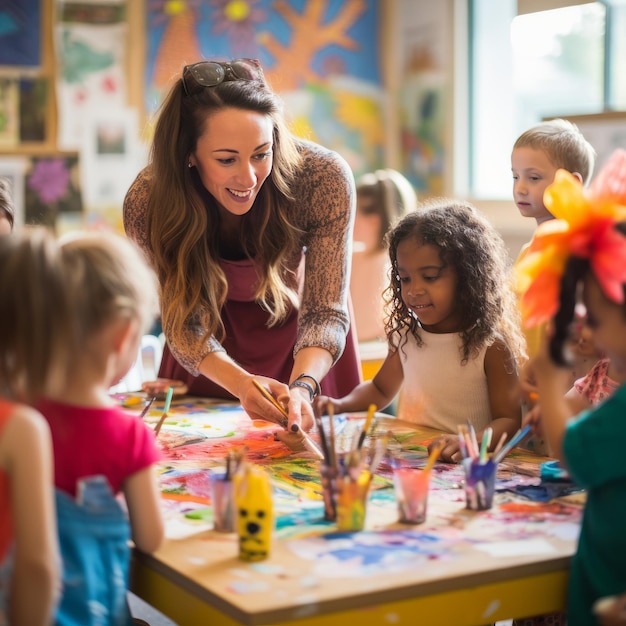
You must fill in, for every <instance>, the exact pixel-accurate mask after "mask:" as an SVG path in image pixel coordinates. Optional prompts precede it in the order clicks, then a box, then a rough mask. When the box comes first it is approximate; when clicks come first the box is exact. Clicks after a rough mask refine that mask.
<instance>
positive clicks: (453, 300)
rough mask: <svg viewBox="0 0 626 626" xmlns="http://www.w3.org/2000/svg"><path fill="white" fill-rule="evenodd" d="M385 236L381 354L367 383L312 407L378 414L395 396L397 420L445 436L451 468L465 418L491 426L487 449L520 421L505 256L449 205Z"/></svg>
mask: <svg viewBox="0 0 626 626" xmlns="http://www.w3.org/2000/svg"><path fill="white" fill-rule="evenodd" d="M387 240H388V244H389V258H390V261H391V267H392V271H391V283H390V285H389V288H388V289H387V291H386V297H387V307H388V308H387V310H388V313H389V316H388V318H387V320H386V334H387V340H388V344H389V352H388V355H387V358H386V359H385V361H384V363H383V365H382V366H381V368H380V370H379V371H378V373H377V374H376V376H375V377H374V378H373V380H371V381H367V382H365V383H362V384H360V385H358V386H357V387H356V388H355V389H353V391H352V392H351V393H349V394H348V395H347V396H344V397H342V398H339V399H335V400H331V399H330V398H326V397H325V398H321V399H320V400H319V406H320V409H322V410H324V409H325V407H326V405H327V404H328V402H331V401H332V403H333V405H334V409H335V411H340V412H343V411H358V410H364V409H366V408H367V407H368V406H369V405H370V404H375V405H376V406H377V407H379V408H382V407H384V406H386V405H387V404H388V403H389V402H391V401H392V399H393V398H394V397H395V395H396V393H397V392H398V391H401V393H400V402H399V410H398V417H400V418H403V419H405V420H408V421H411V422H414V423H416V424H420V425H424V426H429V427H432V428H436V429H439V430H442V431H444V432H446V433H450V435H449V436H446V437H444V442H443V443H444V445H445V447H444V448H443V450H442V452H441V456H442V459H443V460H446V461H454V462H458V461H459V460H460V457H461V454H460V451H459V445H458V436H457V427H458V426H459V425H460V424H463V425H464V424H466V422H467V420H469V421H470V422H471V423H472V424H473V426H474V427H475V429H476V430H477V431H478V433H479V436H481V435H482V431H483V429H484V428H486V427H487V426H491V427H492V428H493V438H492V447H493V446H495V445H496V444H497V442H498V440H499V439H500V437H501V435H502V434H503V433H507V435H508V436H509V437H510V436H511V435H512V434H513V433H515V431H516V430H517V429H518V428H519V425H520V420H521V409H520V402H519V397H518V393H517V386H518V376H517V365H518V361H519V360H521V359H522V358H523V357H524V347H523V337H522V334H521V331H520V324H519V321H518V318H517V307H516V302H515V297H514V294H513V292H512V290H511V288H510V285H509V272H508V269H509V263H508V254H507V251H506V248H505V245H504V242H503V241H502V238H501V237H500V236H499V235H498V233H497V232H496V230H495V229H494V228H493V226H491V224H490V223H489V222H488V221H487V220H486V219H485V218H484V217H482V216H481V215H480V214H479V213H478V211H476V209H474V208H473V207H472V206H471V205H469V204H467V203H464V202H460V201H456V200H446V199H443V200H438V201H433V202H432V203H430V204H429V205H425V206H424V207H423V208H420V210H418V211H415V212H413V213H410V214H409V215H407V216H406V217H404V218H403V219H402V220H401V221H400V222H399V223H398V224H397V225H396V226H395V227H394V228H393V229H392V230H391V231H390V232H389V234H388V236H387Z"/></svg>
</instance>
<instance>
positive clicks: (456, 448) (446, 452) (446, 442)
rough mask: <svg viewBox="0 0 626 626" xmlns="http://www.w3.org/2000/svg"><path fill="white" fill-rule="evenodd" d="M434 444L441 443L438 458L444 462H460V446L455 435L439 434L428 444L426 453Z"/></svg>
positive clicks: (430, 450) (461, 456)
mask: <svg viewBox="0 0 626 626" xmlns="http://www.w3.org/2000/svg"><path fill="white" fill-rule="evenodd" d="M436 445H441V446H442V448H441V452H440V453H439V460H440V461H443V462H444V463H460V462H461V461H462V459H463V455H462V454H461V447H460V445H459V438H458V437H457V436H455V435H441V437H437V438H436V439H433V440H432V441H431V442H430V444H428V454H430V453H431V452H432V450H433V448H434V447H435V446H436Z"/></svg>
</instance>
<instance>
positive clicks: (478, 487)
mask: <svg viewBox="0 0 626 626" xmlns="http://www.w3.org/2000/svg"><path fill="white" fill-rule="evenodd" d="M529 432H530V426H525V427H524V428H522V429H520V430H518V431H517V433H516V434H515V435H514V436H513V437H512V438H511V440H510V441H509V442H508V443H506V444H505V440H506V433H503V434H502V436H501V438H500V441H499V442H498V445H497V446H496V447H495V449H494V451H493V453H492V454H491V455H489V454H488V452H487V451H488V449H489V446H490V445H491V438H492V436H493V430H492V428H491V427H488V428H485V430H484V431H483V436H482V439H481V444H480V447H479V446H478V441H477V438H476V431H475V430H474V427H473V426H472V425H471V424H469V423H468V425H467V427H465V426H459V444H460V448H461V453H462V455H463V460H462V461H461V464H462V466H463V470H464V472H465V500H466V507H467V508H468V509H469V510H471V511H486V510H487V509H490V508H491V507H492V506H493V496H494V493H495V490H496V474H497V471H498V464H499V463H500V461H501V460H502V459H503V458H504V457H505V456H506V455H507V454H508V453H509V452H510V451H511V450H512V449H513V448H514V447H515V446H516V445H518V444H519V443H520V442H521V441H522V439H524V437H525V436H526V435H527V434H528V433H529Z"/></svg>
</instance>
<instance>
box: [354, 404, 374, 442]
mask: <svg viewBox="0 0 626 626" xmlns="http://www.w3.org/2000/svg"><path fill="white" fill-rule="evenodd" d="M374 413H376V405H375V404H370V405H369V407H368V409H367V417H366V418H365V423H364V424H363V430H362V431H361V434H360V435H359V441H358V443H357V445H356V449H357V450H360V449H361V448H362V447H363V442H364V441H365V437H366V436H367V433H368V431H369V429H370V426H371V425H372V420H373V419H374Z"/></svg>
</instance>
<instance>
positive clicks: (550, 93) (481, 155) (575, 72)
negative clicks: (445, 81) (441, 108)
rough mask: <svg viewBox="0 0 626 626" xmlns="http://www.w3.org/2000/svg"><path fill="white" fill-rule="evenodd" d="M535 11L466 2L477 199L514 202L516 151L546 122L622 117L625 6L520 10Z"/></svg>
mask: <svg viewBox="0 0 626 626" xmlns="http://www.w3.org/2000/svg"><path fill="white" fill-rule="evenodd" d="M536 4H537V3H536V2H532V1H531V0H519V1H518V2H516V1H515V0H471V1H470V10H469V21H470V62H469V64H470V68H469V71H470V116H469V117H470V123H469V128H470V130H469V143H470V148H469V152H470V171H469V186H470V193H471V195H472V196H473V197H475V198H477V199H503V198H509V197H510V196H511V170H510V167H511V166H510V154H511V148H512V146H513V143H514V141H515V139H516V138H517V136H518V135H519V134H520V133H522V132H523V131H524V130H526V129H527V128H529V127H530V126H533V125H534V124H536V123H538V122H540V121H541V120H542V119H543V118H546V117H555V116H567V115H584V114H590V113H600V112H603V111H606V110H626V74H625V73H624V71H623V68H624V65H625V63H626V41H625V40H624V37H623V36H621V34H622V33H624V32H625V31H626V0H610V1H609V0H606V1H603V2H600V1H599V2H584V3H581V2H578V3H576V2H575V0H572V1H571V2H570V3H568V4H569V5H570V6H563V5H564V4H566V3H564V2H562V1H561V2H556V3H555V4H558V5H559V8H552V9H549V10H542V11H534V12H527V11H526V10H524V9H525V8H526V7H528V6H530V5H536ZM540 4H541V5H542V6H548V7H549V6H550V5H551V4H552V3H551V2H547V1H546V2H542V3H540ZM620 69H621V72H620V71H619V70H620Z"/></svg>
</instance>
